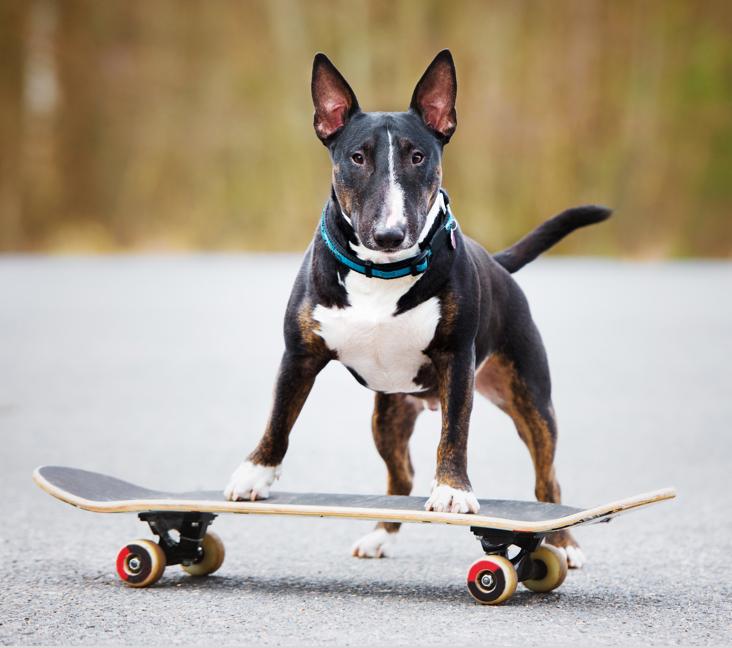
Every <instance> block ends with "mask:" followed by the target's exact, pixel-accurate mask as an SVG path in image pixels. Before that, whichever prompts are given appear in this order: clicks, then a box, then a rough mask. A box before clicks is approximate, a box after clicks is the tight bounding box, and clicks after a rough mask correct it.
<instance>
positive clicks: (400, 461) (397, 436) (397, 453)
mask: <svg viewBox="0 0 732 648" xmlns="http://www.w3.org/2000/svg"><path fill="white" fill-rule="evenodd" d="M423 409H424V403H423V402H422V400H421V399H418V398H414V397H412V396H408V395H406V394H382V393H379V392H377V393H376V395H375V397H374V412H373V415H372V416H371V431H372V433H373V436H374V442H375V443H376V449H377V450H378V452H379V454H380V455H381V458H382V459H383V460H384V463H385V464H386V470H387V478H386V493H387V495H409V494H410V493H411V492H412V478H413V477H414V468H413V467H412V459H411V457H410V455H409V439H410V437H411V436H412V432H413V431H414V424H415V423H416V422H417V417H418V416H419V414H420V412H422V410H423ZM400 526H401V525H400V524H399V523H398V522H379V523H378V524H377V525H376V528H377V529H379V528H381V529H386V530H387V531H388V532H389V533H395V532H396V531H398V530H399V527H400Z"/></svg>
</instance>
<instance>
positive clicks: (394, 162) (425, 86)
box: [312, 50, 457, 261]
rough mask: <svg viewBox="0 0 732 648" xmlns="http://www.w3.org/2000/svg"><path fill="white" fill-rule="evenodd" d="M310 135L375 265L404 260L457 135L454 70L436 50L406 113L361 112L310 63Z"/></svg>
mask: <svg viewBox="0 0 732 648" xmlns="http://www.w3.org/2000/svg"><path fill="white" fill-rule="evenodd" d="M312 94H313V104H314V105H315V118H314V125H315V132H316V134H317V135H318V137H319V138H320V140H321V141H322V142H323V144H325V145H326V146H327V147H328V150H329V152H330V156H331V160H332V162H333V189H334V191H335V194H336V198H337V199H338V202H339V203H340V207H341V210H342V212H343V215H344V217H345V218H346V219H348V220H349V221H350V223H351V226H352V227H353V230H354V232H355V234H356V236H357V237H358V241H359V249H360V252H365V253H366V256H369V257H371V258H372V260H374V261H385V260H393V259H395V258H398V257H401V256H409V254H408V253H407V252H409V253H412V252H413V249H414V248H415V246H416V244H417V243H418V242H419V240H420V238H421V237H422V236H423V235H424V234H426V231H425V229H426V228H429V226H430V225H431V223H430V219H431V218H434V213H435V209H432V212H431V211H430V210H431V208H433V206H434V205H435V204H436V201H437V199H438V191H439V188H440V183H441V181H442V164H441V162H442V147H443V146H444V145H445V144H447V142H448V141H449V140H450V137H451V136H452V134H453V133H454V132H455V127H456V125H457V115H456V113H455V97H456V94H457V80H456V77H455V65H454V63H453V60H452V56H451V54H450V52H449V51H448V50H443V51H442V52H440V53H439V54H438V55H437V56H436V57H435V59H434V61H432V63H430V65H429V67H428V68H427V70H426V71H425V73H424V74H423V75H422V78H421V79H420V80H419V82H418V83H417V86H416V87H415V89H414V93H413V95H412V101H411V104H410V106H409V110H408V111H407V112H373V113H369V112H362V111H361V109H360V108H359V105H358V100H357V99H356V95H355V94H354V92H353V90H351V87H350V86H349V85H348V82H347V81H346V80H345V79H344V78H343V76H342V75H341V73H340V72H339V71H338V70H337V69H336V68H335V66H334V65H333V64H332V63H331V62H330V60H329V59H328V57H327V56H325V54H317V55H316V57H315V60H314V61H313V79H312Z"/></svg>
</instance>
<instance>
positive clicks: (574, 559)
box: [558, 546, 587, 569]
mask: <svg viewBox="0 0 732 648" xmlns="http://www.w3.org/2000/svg"><path fill="white" fill-rule="evenodd" d="M558 548H559V549H562V550H563V551H564V553H565V554H566V556H567V566H568V567H569V568H570V569H582V566H583V565H584V564H585V563H586V562H587V557H586V556H585V552H584V551H582V549H580V548H579V547H572V546H566V547H558Z"/></svg>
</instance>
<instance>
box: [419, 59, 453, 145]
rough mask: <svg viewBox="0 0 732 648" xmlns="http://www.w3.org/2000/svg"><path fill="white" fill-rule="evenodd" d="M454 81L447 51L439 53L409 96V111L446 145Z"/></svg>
mask: <svg viewBox="0 0 732 648" xmlns="http://www.w3.org/2000/svg"><path fill="white" fill-rule="evenodd" d="M456 97H457V78H456V76H455V63H454V62H453V60H452V54H450V50H446V49H445V50H442V51H441V52H440V53H439V54H438V55H437V56H435V59H434V61H432V63H430V64H429V67H428V68H427V70H426V71H425V73H424V74H423V75H422V78H421V79H420V80H419V82H418V83H417V87H416V88H415V89H414V94H413V95H412V103H411V104H410V106H409V107H410V108H411V109H412V110H414V111H415V112H416V113H417V114H418V115H419V116H420V117H421V118H422V121H423V122H424V123H425V124H426V125H427V126H428V127H429V128H431V129H432V130H433V131H435V133H436V134H437V136H438V137H439V138H440V139H441V140H442V141H443V142H444V143H445V144H446V143H447V142H449V141H450V137H451V136H452V134H453V133H454V132H455V128H456V126H457V113H456V112H455V99H456Z"/></svg>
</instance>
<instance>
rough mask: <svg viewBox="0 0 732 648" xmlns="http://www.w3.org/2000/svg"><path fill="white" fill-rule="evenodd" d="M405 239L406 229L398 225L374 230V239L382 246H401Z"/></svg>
mask: <svg viewBox="0 0 732 648" xmlns="http://www.w3.org/2000/svg"><path fill="white" fill-rule="evenodd" d="M403 240H404V230H402V229H400V228H398V227H386V228H384V229H377V230H376V231H375V232H374V241H376V245H378V246H379V247H382V248H386V249H392V248H395V247H399V245H400V244H401V242H402V241H403Z"/></svg>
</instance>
